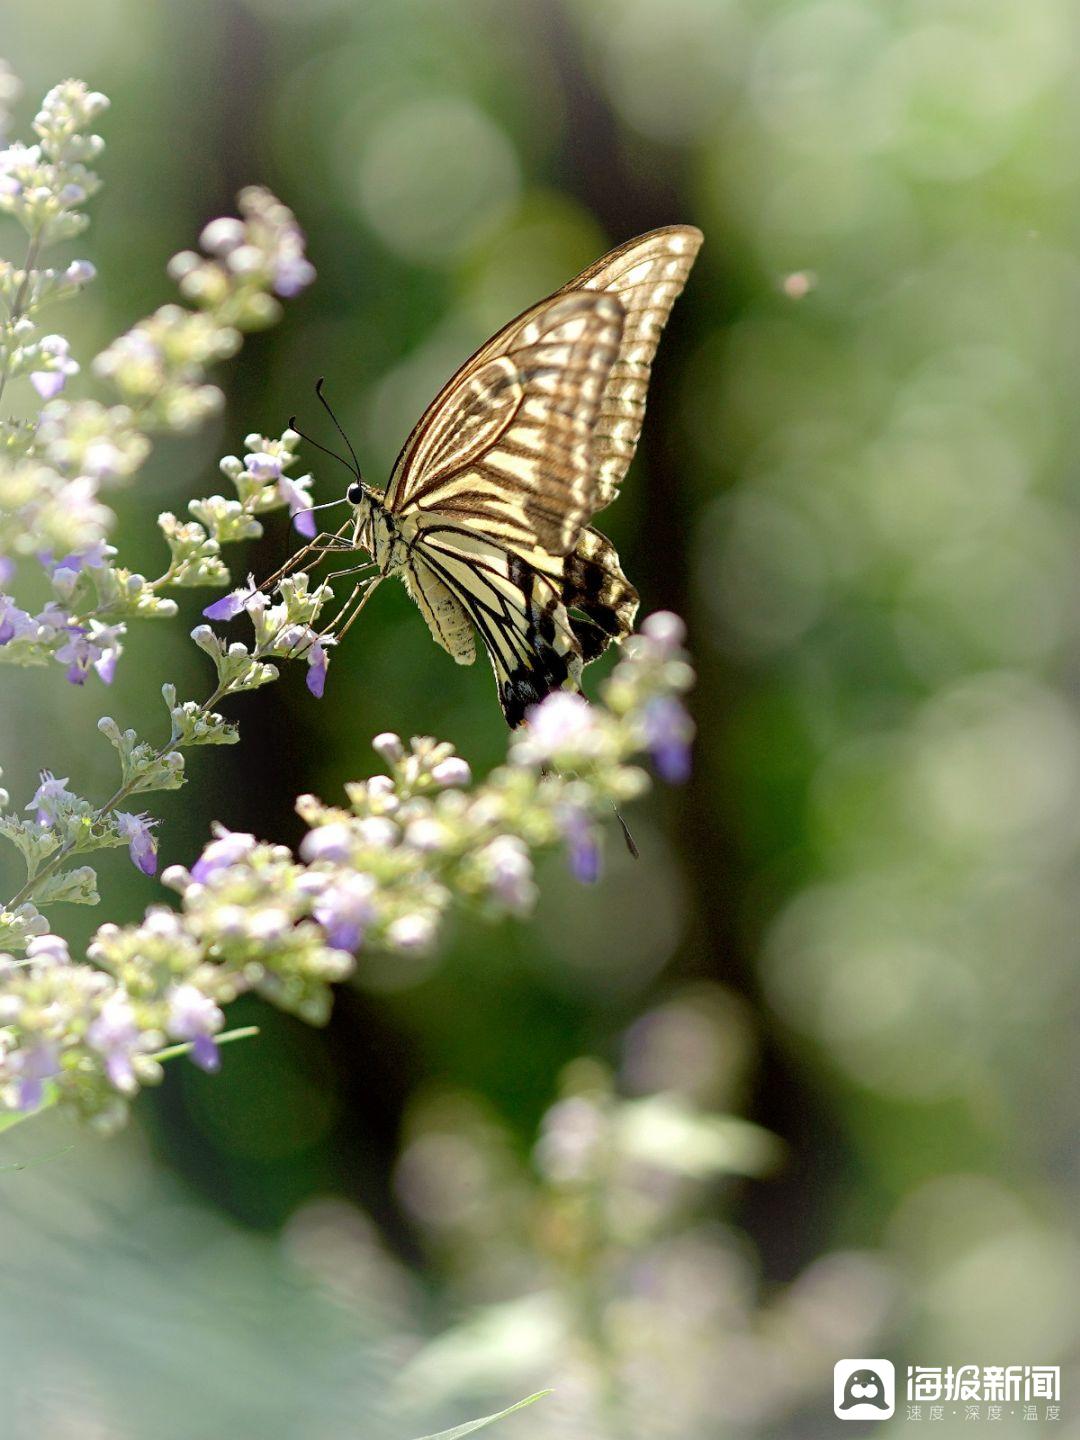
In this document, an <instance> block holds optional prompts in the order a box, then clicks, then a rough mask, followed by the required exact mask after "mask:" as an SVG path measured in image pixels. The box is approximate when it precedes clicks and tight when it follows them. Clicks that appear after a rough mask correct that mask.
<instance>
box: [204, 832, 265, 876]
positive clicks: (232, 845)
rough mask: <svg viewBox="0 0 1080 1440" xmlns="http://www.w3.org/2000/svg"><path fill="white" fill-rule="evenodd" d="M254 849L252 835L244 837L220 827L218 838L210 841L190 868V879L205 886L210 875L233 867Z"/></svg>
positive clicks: (242, 834)
mask: <svg viewBox="0 0 1080 1440" xmlns="http://www.w3.org/2000/svg"><path fill="white" fill-rule="evenodd" d="M254 848H255V836H254V835H245V834H244V833H243V832H242V831H239V830H226V829H225V828H224V827H221V828H220V830H219V834H218V838H217V839H216V840H211V841H210V844H209V845H207V847H206V849H205V850H204V851H203V852H202V854H201V855H200V856H199V858H198V860H196V862H195V864H194V865H193V866H192V867H191V878H192V879H193V880H197V881H198V882H199V884H200V885H205V884H206V882H207V880H209V879H210V877H211V876H212V875H216V874H217V872H218V871H219V870H226V869H228V867H229V866H230V865H235V864H236V862H237V861H238V860H243V859H244V858H245V856H247V855H250V854H251V852H252V850H254Z"/></svg>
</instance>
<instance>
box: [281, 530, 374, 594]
mask: <svg viewBox="0 0 1080 1440" xmlns="http://www.w3.org/2000/svg"><path fill="white" fill-rule="evenodd" d="M351 524H352V521H351V520H347V521H346V522H345V524H344V525H342V527H341V529H340V530H324V531H323V532H322V533H321V534H319V535H316V536H315V538H314V540H309V541H308V543H307V544H306V545H302V546H301V547H300V549H299V550H297V552H296V554H295V555H290V556H289V558H288V560H286V562H285V564H284V565H282V566H281V568H280V569H279V570H275V571H274V573H273V574H272V575H268V576H267V578H266V579H265V580H263V581H262V583H261V584H260V585H259V589H260V590H271V589H273V587H274V586H275V585H279V584H280V583H281V581H282V580H284V579H285V577H286V576H287V575H291V574H292V573H293V571H294V570H296V569H297V568H298V567H299V565H300V563H301V561H302V560H304V559H305V558H306V557H307V556H308V555H310V554H311V553H312V551H317V552H318V555H317V557H316V563H317V562H318V561H319V560H322V558H323V556H325V555H329V554H331V553H332V552H333V551H335V550H352V549H353V546H352V544H351V543H350V542H349V541H348V540H347V539H346V535H345V532H346V531H347V530H348V528H349V526H350V525H351Z"/></svg>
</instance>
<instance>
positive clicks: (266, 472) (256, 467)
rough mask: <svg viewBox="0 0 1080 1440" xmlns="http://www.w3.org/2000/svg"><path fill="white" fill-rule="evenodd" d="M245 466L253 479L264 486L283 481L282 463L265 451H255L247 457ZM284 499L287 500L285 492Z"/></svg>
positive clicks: (245, 457)
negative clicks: (272, 481) (274, 481)
mask: <svg viewBox="0 0 1080 1440" xmlns="http://www.w3.org/2000/svg"><path fill="white" fill-rule="evenodd" d="M244 465H245V467H246V469H247V472H248V474H249V475H250V476H251V478H252V479H253V480H258V481H260V482H261V483H262V484H264V485H268V484H269V483H270V481H271V480H280V479H281V461H280V460H278V459H277V457H276V456H274V455H270V454H268V453H267V452H266V451H265V450H255V451H253V452H252V453H251V454H250V455H245V456H244ZM282 498H283V499H284V498H286V497H285V494H284V491H283V492H282Z"/></svg>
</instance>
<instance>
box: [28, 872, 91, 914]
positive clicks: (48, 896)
mask: <svg viewBox="0 0 1080 1440" xmlns="http://www.w3.org/2000/svg"><path fill="white" fill-rule="evenodd" d="M100 898H101V897H100V896H99V895H98V891H97V875H96V874H95V872H94V871H93V870H92V869H91V867H90V866H89V865H80V866H79V868H78V869H77V870H60V871H58V872H57V873H56V874H53V875H46V877H45V879H44V880H42V881H41V883H40V884H39V885H38V886H37V892H36V894H35V896H34V899H35V900H36V901H37V903H38V904H39V905H59V904H61V903H63V904H65V905H96V904H97V903H98V901H99V900H100Z"/></svg>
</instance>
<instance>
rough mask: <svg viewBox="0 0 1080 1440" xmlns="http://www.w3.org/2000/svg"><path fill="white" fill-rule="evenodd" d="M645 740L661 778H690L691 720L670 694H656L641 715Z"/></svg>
mask: <svg viewBox="0 0 1080 1440" xmlns="http://www.w3.org/2000/svg"><path fill="white" fill-rule="evenodd" d="M642 724H643V726H644V729H645V744H646V745H647V746H648V748H649V753H650V754H651V755H652V758H653V764H654V765H655V766H656V769H657V772H658V774H659V775H660V778H661V779H662V780H666V781H667V782H668V784H669V785H685V784H686V782H687V780H689V778H690V740H691V737H692V735H693V733H694V727H693V723H692V721H691V719H690V716H689V715H687V713H686V710H685V708H684V707H683V705H682V703H681V702H680V701H678V700H676V699H675V697H674V696H673V695H656V696H654V697H653V699H651V700H650V701H649V702H648V703H647V705H646V706H645V711H644V714H643V715H642Z"/></svg>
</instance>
